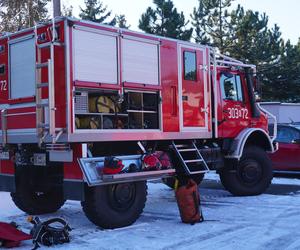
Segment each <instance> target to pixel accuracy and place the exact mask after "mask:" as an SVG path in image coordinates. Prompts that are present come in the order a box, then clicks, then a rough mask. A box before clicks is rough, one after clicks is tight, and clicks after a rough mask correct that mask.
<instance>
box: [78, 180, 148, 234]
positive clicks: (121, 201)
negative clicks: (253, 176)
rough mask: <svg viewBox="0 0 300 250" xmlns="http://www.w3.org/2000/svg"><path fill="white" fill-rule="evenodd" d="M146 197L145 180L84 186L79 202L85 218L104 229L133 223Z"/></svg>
mask: <svg viewBox="0 0 300 250" xmlns="http://www.w3.org/2000/svg"><path fill="white" fill-rule="evenodd" d="M146 199H147V184H146V182H145V181H140V182H130V183H120V184H114V185H105V186H97V187H92V188H86V192H85V201H83V202H82V203H81V205H82V208H83V211H84V213H85V215H86V216H87V218H88V219H89V220H90V221H91V222H93V223H94V224H96V225H97V226H100V227H102V228H105V229H113V228H119V227H125V226H129V225H131V224H133V223H134V222H135V221H136V220H137V219H138V218H139V216H140V214H141V213H142V212H143V209H144V207H145V203H146Z"/></svg>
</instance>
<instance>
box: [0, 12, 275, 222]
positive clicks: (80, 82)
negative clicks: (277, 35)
mask: <svg viewBox="0 0 300 250" xmlns="http://www.w3.org/2000/svg"><path fill="white" fill-rule="evenodd" d="M254 77H255V66H253V65H247V64H244V63H242V62H240V61H238V60H235V59H233V58H230V57H227V56H224V55H219V54H218V53H217V52H216V50H215V49H214V48H211V47H208V46H203V45H199V44H193V43H190V42H184V41H179V40H174V39H169V38H165V37H158V36H153V35H148V34H143V33H137V32H133V31H130V30H126V29H120V28H115V27H110V26H105V25H99V24H96V23H92V22H85V21H81V20H77V19H71V18H56V19H55V20H53V21H52V22H49V23H44V24H40V25H37V26H36V27H34V28H31V29H26V30H22V31H19V32H17V33H14V34H9V35H5V36H2V37H0V109H1V130H0V140H1V142H2V148H1V155H0V158H1V161H0V191H8V192H11V195H12V199H13V201H14V202H15V204H16V205H17V206H18V207H19V208H20V209H22V210H23V211H25V212H26V213H28V214H43V213H50V212H54V211H56V210H58V209H59V208H60V207H61V206H62V205H63V204H64V202H65V200H67V199H70V200H80V201H81V204H82V207H83V211H84V212H85V214H86V215H87V217H88V218H89V219H90V220H91V221H92V222H93V223H95V224H97V225H99V226H101V227H103V228H116V227H123V226H127V225H130V224H132V223H133V222H134V221H135V220H136V219H137V218H138V217H139V215H140V214H141V213H142V211H143V208H144V205H145V202H146V195H147V186H146V180H149V179H157V178H162V179H163V181H164V182H165V183H166V184H167V185H169V186H172V185H173V182H174V177H175V176H177V177H178V178H180V179H181V180H182V181H183V182H184V180H185V179H186V178H194V179H195V180H196V181H197V182H198V183H200V182H201V179H202V178H203V175H204V174H205V173H206V172H207V171H209V170H216V171H217V173H219V174H220V178H221V181H222V184H223V185H224V187H225V188H226V189H227V190H228V191H230V192H231V193H232V194H234V195H257V194H260V193H262V192H264V191H265V189H266V188H267V187H268V186H269V184H270V182H271V179H272V169H271V163H270V160H269V158H268V156H267V154H266V152H267V151H268V152H274V151H275V150H276V144H275V143H274V136H276V120H275V122H274V126H275V128H274V132H275V135H272V136H270V135H269V134H268V119H276V118H274V117H273V116H272V115H271V114H270V113H268V112H267V111H265V110H263V109H262V108H261V107H260V106H259V104H258V103H256V102H255V97H254V86H253V79H254Z"/></svg>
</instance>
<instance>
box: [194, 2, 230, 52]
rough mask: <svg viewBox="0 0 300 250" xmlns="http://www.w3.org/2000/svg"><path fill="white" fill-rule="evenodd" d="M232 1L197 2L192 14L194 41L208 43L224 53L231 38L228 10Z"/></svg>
mask: <svg viewBox="0 0 300 250" xmlns="http://www.w3.org/2000/svg"><path fill="white" fill-rule="evenodd" d="M233 1H234V0H199V5H198V8H197V9H196V8H195V9H194V12H193V14H192V20H193V22H192V24H193V26H194V28H195V30H196V41H197V42H204V43H208V42H209V39H211V45H213V46H214V47H217V48H218V49H219V50H220V52H221V53H224V51H225V48H226V47H228V45H229V42H230V40H231V36H232V27H231V25H230V12H229V8H230V6H231V3H232V2H233ZM197 29H198V30H197Z"/></svg>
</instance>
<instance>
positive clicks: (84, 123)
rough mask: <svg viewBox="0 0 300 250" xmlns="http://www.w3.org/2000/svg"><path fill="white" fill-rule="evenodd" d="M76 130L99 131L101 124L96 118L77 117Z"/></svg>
mask: <svg viewBox="0 0 300 250" xmlns="http://www.w3.org/2000/svg"><path fill="white" fill-rule="evenodd" d="M75 125H76V129H99V128H100V122H99V120H98V119H96V118H95V117H89V116H87V117H81V118H79V117H76V119H75Z"/></svg>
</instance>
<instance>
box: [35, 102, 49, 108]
mask: <svg viewBox="0 0 300 250" xmlns="http://www.w3.org/2000/svg"><path fill="white" fill-rule="evenodd" d="M48 106H49V103H47V102H44V103H37V104H36V107H37V108H43V107H48Z"/></svg>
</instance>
